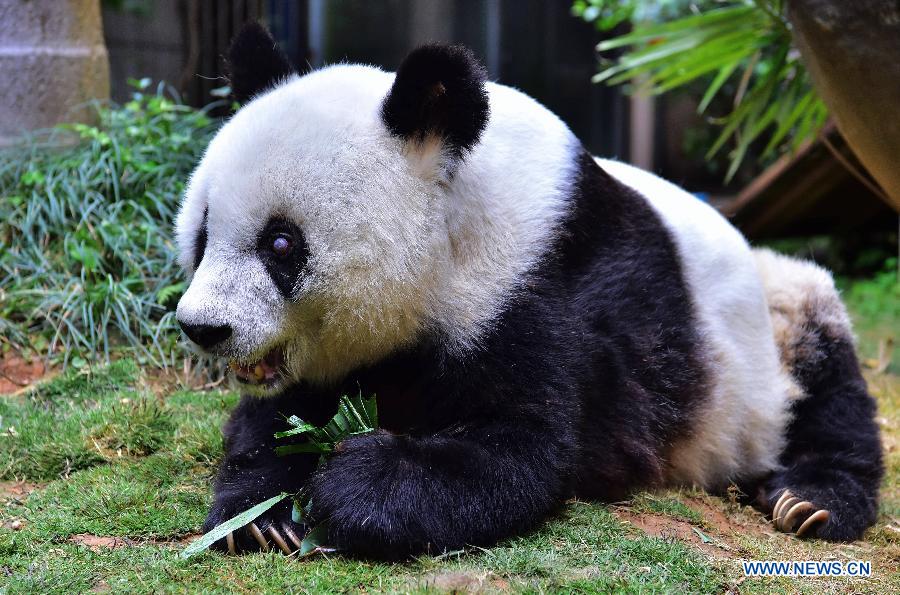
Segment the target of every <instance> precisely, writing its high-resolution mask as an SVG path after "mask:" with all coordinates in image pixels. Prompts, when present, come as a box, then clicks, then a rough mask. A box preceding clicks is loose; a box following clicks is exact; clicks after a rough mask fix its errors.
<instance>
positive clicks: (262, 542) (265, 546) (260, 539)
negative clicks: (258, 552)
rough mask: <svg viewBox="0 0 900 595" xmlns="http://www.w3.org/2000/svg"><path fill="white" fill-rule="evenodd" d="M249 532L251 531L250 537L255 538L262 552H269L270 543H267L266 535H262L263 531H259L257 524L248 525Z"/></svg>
mask: <svg viewBox="0 0 900 595" xmlns="http://www.w3.org/2000/svg"><path fill="white" fill-rule="evenodd" d="M247 530H248V531H250V535H252V536H253V538H254V539H255V540H256V542H257V543H258V544H259V547H260V548H261V549H262V551H264V552H268V551H269V542H268V541H266V537H265V535H263V534H262V531H260V530H259V527H257V526H256V523H250V524H249V525H247Z"/></svg>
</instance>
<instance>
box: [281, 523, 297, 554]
mask: <svg viewBox="0 0 900 595" xmlns="http://www.w3.org/2000/svg"><path fill="white" fill-rule="evenodd" d="M281 531H282V532H283V533H284V534H285V535H286V536H287V538H288V539H289V540H290V541H291V543H293V544H294V547H296V548H297V549H300V545H301V544H302V541H301V540H300V538H299V537H297V534H296V533H294V530H293V529H291V528H290V527H289V526H288V525H287V524H284V525H282V526H281Z"/></svg>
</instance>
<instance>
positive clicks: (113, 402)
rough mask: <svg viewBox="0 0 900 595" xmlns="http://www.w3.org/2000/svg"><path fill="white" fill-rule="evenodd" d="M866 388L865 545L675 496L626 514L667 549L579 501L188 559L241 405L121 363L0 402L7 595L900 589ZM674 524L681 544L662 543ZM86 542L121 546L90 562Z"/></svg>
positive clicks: (872, 317) (894, 408)
mask: <svg viewBox="0 0 900 595" xmlns="http://www.w3.org/2000/svg"><path fill="white" fill-rule="evenodd" d="M848 301H850V303H851V308H853V305H852V304H853V303H854V302H853V300H852V299H851V300H848ZM854 315H855V316H856V317H857V319H859V320H863V321H865V322H866V323H867V324H870V325H871V328H873V329H879V328H880V329H881V330H880V332H881V336H885V333H887V332H889V331H890V330H891V329H890V326H889V325H886V324H884V323H883V321H884V318H883V316H884V314H883V312H882V311H881V310H879V311H877V312H875V313H871V312H870V313H866V312H864V311H863V312H860V311H859V310H858V309H857V310H855V311H854ZM879 321H881V322H879ZM869 380H870V385H871V387H872V392H873V394H874V395H875V396H876V398H877V399H878V401H879V407H880V411H879V420H880V424H881V427H882V430H883V432H884V439H885V445H886V447H887V448H886V453H887V459H886V463H887V469H888V472H887V477H886V478H885V482H884V488H883V491H882V507H881V515H880V518H879V522H878V524H877V525H876V527H875V528H874V529H873V530H871V531H870V532H869V533H868V534H867V536H866V539H865V540H863V541H861V542H857V543H855V544H850V545H845V544H829V543H824V542H819V541H815V540H810V541H804V540H798V539H795V538H793V537H790V536H787V535H783V534H777V533H775V532H774V531H773V530H772V529H771V527H770V525H769V523H768V522H767V521H766V520H765V519H764V518H763V517H762V516H761V515H760V514H759V513H757V512H755V511H754V510H752V509H750V508H748V507H741V506H738V505H735V504H730V503H728V502H726V501H724V500H721V499H717V498H711V497H705V496H703V495H702V494H701V493H698V492H681V491H668V492H660V493H652V494H638V495H636V496H634V498H633V499H632V500H631V502H629V503H628V507H629V509H630V511H631V514H632V515H638V516H640V515H652V516H653V517H654V519H656V520H658V521H660V523H661V524H660V526H661V527H663V529H664V530H662V531H661V533H660V536H652V535H648V534H645V533H644V532H643V531H641V530H640V529H639V528H637V527H635V526H632V525H630V524H629V523H627V522H625V521H623V520H620V518H618V517H617V514H619V512H618V509H617V508H616V507H610V506H605V505H602V504H597V503H584V502H574V503H570V504H568V505H566V506H565V507H564V509H563V510H562V511H561V512H560V513H559V514H558V515H557V516H555V517H554V518H552V519H551V520H550V521H549V522H547V523H545V524H543V525H542V526H541V527H540V528H539V530H537V531H535V532H533V533H531V534H528V535H524V536H521V537H517V538H514V539H510V540H507V541H505V542H503V543H500V544H498V545H496V546H495V547H491V548H488V549H471V550H469V551H465V552H454V553H448V554H445V555H443V556H439V557H422V558H419V559H417V560H412V561H409V562H406V563H401V564H383V563H377V562H369V561H366V560H355V559H350V558H346V557H343V556H340V555H331V556H329V557H322V556H316V557H313V558H311V559H306V560H302V561H301V560H296V559H292V558H286V557H284V556H283V555H281V554H280V553H274V552H273V553H268V554H252V555H247V556H240V557H228V556H223V555H220V554H218V553H210V552H206V553H202V554H199V555H197V556H196V557H194V558H191V559H188V560H182V559H180V558H179V554H180V553H181V552H182V551H183V550H184V548H185V547H186V545H187V544H186V542H185V541H184V540H183V538H184V537H185V536H186V535H192V534H197V533H198V532H199V531H200V527H201V525H202V522H203V519H204V517H205V515H206V511H207V507H208V505H209V502H210V499H211V480H212V477H213V473H214V469H215V463H216V462H217V461H218V460H219V459H220V457H221V455H222V446H221V445H222V440H221V434H220V429H219V428H220V426H221V424H222V423H223V421H224V420H225V417H226V416H227V413H228V411H229V410H230V408H231V407H233V406H234V404H235V402H236V396H235V395H234V394H231V393H227V392H218V391H215V392H192V391H175V392H171V393H169V394H165V395H162V396H158V395H154V394H151V393H150V392H148V391H147V390H146V389H145V388H144V381H143V379H142V377H141V374H140V369H139V366H138V365H137V364H135V362H133V361H129V360H123V361H119V362H116V363H115V364H113V365H111V366H108V367H101V368H95V369H92V370H85V371H75V370H70V371H69V372H67V373H65V374H63V375H61V376H59V377H57V378H56V379H55V380H53V381H52V382H49V383H47V384H44V385H42V386H40V387H38V389H37V390H34V391H32V392H31V393H28V394H23V395H19V396H17V397H4V398H0V416H2V421H0V465H2V467H0V469H3V470H4V474H3V476H2V477H3V478H5V479H7V480H9V479H13V478H18V479H29V480H32V481H39V482H48V483H46V485H43V486H41V487H40V489H37V490H36V491H34V492H32V493H31V494H30V495H29V496H28V497H27V498H17V497H12V496H9V497H7V496H2V497H0V501H2V505H0V591H2V592H4V593H6V592H8V593H35V592H41V593H43V592H46V593H67V594H68V593H72V592H85V591H89V590H91V589H96V590H104V589H108V590H111V591H112V592H129V593H130V592H136V593H157V592H209V593H231V592H243V593H246V592H312V593H342V592H357V591H366V592H388V593H410V592H412V593H444V592H460V591H465V590H469V591H472V590H481V591H486V592H492V591H493V592H499V591H505V592H515V593H561V592H564V593H607V592H625V593H671V592H685V593H709V592H725V591H728V590H732V591H734V590H740V592H742V593H744V592H746V593H772V592H792V593H793V592H799V593H823V592H824V593H844V592H859V593H889V592H897V591H898V590H900V573H897V571H896V560H897V559H900V537H898V535H900V531H898V525H897V511H898V510H900V491H898V487H897V486H898V485H900V449H898V448H897V446H898V445H900V377H898V376H896V375H892V374H882V375H874V374H872V373H869ZM13 428H14V430H13ZM709 507H714V508H717V509H718V510H719V512H721V514H718V513H714V512H713V511H712V510H711V509H710V508H709ZM701 511H702V512H703V514H701ZM707 513H709V518H705V515H707ZM628 518H631V517H630V516H629V517H628ZM723 518H725V519H728V522H729V523H730V524H729V525H727V526H726V525H725V524H723V521H722V519H723ZM666 519H670V520H671V522H672V523H673V524H674V525H678V524H681V525H682V531H681V532H680V533H678V532H677V531H668V530H665V520H666ZM682 521H685V522H688V523H690V524H692V525H694V526H699V527H702V533H703V534H704V535H707V536H708V537H709V538H710V539H711V540H712V541H711V542H710V543H705V544H704V543H701V542H700V538H699V537H697V536H695V535H694V534H693V533H691V532H690V531H687V532H685V531H684V530H683V523H682ZM14 523H18V524H19V526H20V527H21V528H19V529H18V530H14V529H13V528H12V527H13V524H14ZM674 525H673V526H674ZM676 528H677V527H676ZM83 534H88V535H90V536H99V537H106V538H116V539H118V540H119V541H118V542H116V543H117V545H116V547H110V546H109V545H99V546H94V547H93V548H92V547H89V546H88V545H86V544H85V543H83V542H82V538H80V537H79V536H81V535H83ZM720 546H725V547H720ZM741 558H749V559H758V560H784V559H788V560H807V559H809V560H824V559H842V560H846V559H851V558H852V559H857V560H872V561H873V564H874V576H873V577H872V578H870V579H848V578H834V579H791V578H749V579H748V578H745V577H743V574H742V570H741V568H740V564H739V560H740V559H741Z"/></svg>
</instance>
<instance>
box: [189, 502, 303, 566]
mask: <svg viewBox="0 0 900 595" xmlns="http://www.w3.org/2000/svg"><path fill="white" fill-rule="evenodd" d="M288 497H290V494H285V493H281V494H278V495H277V496H272V497H271V498H269V499H268V500H266V501H264V502H260V503H259V504H257V505H256V506H254V507H253V508H251V509H249V510H245V511H244V512H242V513H241V514H239V515H237V516H236V517H234V518H231V519H228V520H227V521H225V522H224V523H222V524H221V525H217V526H216V527H215V528H214V529H213V530H212V531H210V532H209V533H207V534H206V535H204V536H203V537H201V538H200V539H198V540H197V541H195V542H193V543H191V545H189V546H187V547H186V548H184V550H183V551H182V552H181V554H180V556H181V558H185V559H186V558H190V557H191V556H193V555H195V554H198V553H200V552H202V551H203V550H205V549H207V548H208V547H209V546H211V545H212V544H214V543H215V542H217V541H219V540H220V539H222V538H223V537H225V536H226V535H228V534H229V533H231V532H232V531H237V530H238V529H240V528H241V527H243V526H244V525H246V524H247V523H250V522H253V521H254V520H256V518H257V517H259V515H261V514H262V513H264V512H266V511H267V510H269V509H270V508H272V507H273V506H275V505H276V504H278V503H279V502H281V501H282V500H284V499H285V498H288Z"/></svg>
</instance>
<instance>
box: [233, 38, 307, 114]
mask: <svg viewBox="0 0 900 595" xmlns="http://www.w3.org/2000/svg"><path fill="white" fill-rule="evenodd" d="M227 69H228V78H229V81H230V83H231V94H232V95H233V96H234V99H235V100H236V101H237V102H238V103H242V104H243V103H247V102H248V101H250V100H251V99H252V98H253V97H254V96H255V95H258V94H259V93H260V92H262V91H265V90H267V89H271V88H272V87H273V86H275V85H276V84H277V83H279V82H280V81H282V80H284V79H286V78H287V77H289V76H290V75H292V74H294V73H295V70H294V67H293V66H292V65H291V62H290V60H288V57H287V55H286V54H285V53H284V52H283V51H282V50H281V48H279V47H278V44H276V43H275V40H274V39H273V38H272V35H271V34H270V33H269V32H268V31H267V30H266V28H265V27H263V26H262V25H260V24H259V23H247V24H246V25H244V26H243V28H242V29H241V30H240V32H238V34H237V35H236V36H235V37H234V39H233V40H231V47H229V48H228V62H227Z"/></svg>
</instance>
